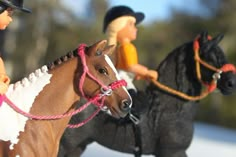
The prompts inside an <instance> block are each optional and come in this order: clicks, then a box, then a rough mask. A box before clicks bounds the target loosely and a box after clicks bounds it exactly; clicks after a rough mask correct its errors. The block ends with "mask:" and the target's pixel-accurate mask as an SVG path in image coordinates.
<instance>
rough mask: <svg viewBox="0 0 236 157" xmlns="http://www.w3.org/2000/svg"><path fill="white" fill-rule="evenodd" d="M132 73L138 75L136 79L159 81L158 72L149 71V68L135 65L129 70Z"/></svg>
mask: <svg viewBox="0 0 236 157" xmlns="http://www.w3.org/2000/svg"><path fill="white" fill-rule="evenodd" d="M128 70H129V71H130V72H132V73H134V74H136V79H145V80H147V79H154V80H157V72H156V71H155V70H149V69H148V68H147V67H145V66H143V65H141V64H133V65H131V66H130V67H129V69H128Z"/></svg>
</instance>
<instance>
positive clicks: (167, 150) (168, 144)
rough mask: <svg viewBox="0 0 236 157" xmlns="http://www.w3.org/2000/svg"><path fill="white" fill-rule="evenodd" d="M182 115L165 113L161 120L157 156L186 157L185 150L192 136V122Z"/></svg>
mask: <svg viewBox="0 0 236 157" xmlns="http://www.w3.org/2000/svg"><path fill="white" fill-rule="evenodd" d="M183 116H184V115H182V114H181V115H177V114H176V115H175V116H174V115H173V114H165V118H164V119H163V120H164V121H163V120H162V122H161V134H160V143H159V146H158V150H157V151H158V152H157V156H158V157H187V154H186V150H187V148H188V147H189V145H190V143H191V140H192V137H193V122H192V120H190V119H188V117H183ZM185 118H186V119H185Z"/></svg>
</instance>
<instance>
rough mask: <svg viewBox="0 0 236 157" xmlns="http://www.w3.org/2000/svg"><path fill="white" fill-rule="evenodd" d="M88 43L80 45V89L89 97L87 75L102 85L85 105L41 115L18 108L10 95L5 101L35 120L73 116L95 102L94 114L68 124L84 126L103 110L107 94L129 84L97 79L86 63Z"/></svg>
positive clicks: (20, 112)
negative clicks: (86, 92)
mask: <svg viewBox="0 0 236 157" xmlns="http://www.w3.org/2000/svg"><path fill="white" fill-rule="evenodd" d="M85 47H86V45H85V44H81V45H79V47H78V55H79V56H80V58H81V61H82V65H83V74H82V76H81V79H80V82H79V90H80V92H81V94H82V96H83V97H85V98H87V97H86V96H85V94H84V92H83V84H84V80H85V77H86V75H88V76H89V77H90V78H92V79H93V80H94V81H96V82H97V83H98V84H99V85H100V86H101V93H99V94H97V95H95V96H93V97H92V98H90V99H89V98H87V99H88V102H87V103H85V104H84V105H82V106H80V107H79V108H78V109H76V110H75V111H72V112H67V113H64V114H59V115H47V116H39V115H33V114H30V113H27V112H25V111H23V110H21V109H20V108H18V107H17V106H16V105H15V104H14V103H13V102H12V101H11V100H10V99H8V97H7V96H6V95H5V94H4V95H2V96H1V99H2V100H3V101H5V102H6V103H7V104H8V105H9V106H10V107H11V108H13V109H14V110H15V111H16V112H17V113H19V114H21V115H23V116H25V117H28V118H31V119H35V120H56V119H61V118H65V117H70V116H73V115H75V114H77V113H79V112H81V111H83V110H84V109H86V108H87V107H88V106H89V105H90V104H91V103H93V104H95V105H96V106H97V107H98V109H97V110H96V111H95V112H94V113H93V114H92V115H90V116H89V117H88V118H86V119H85V120H83V121H82V122H80V123H78V124H73V125H72V124H68V125H67V127H69V128H78V127H80V126H83V125H84V124H86V123H87V122H88V121H90V120H91V119H92V118H94V117H95V116H96V115H97V114H98V112H99V111H100V110H101V108H102V107H103V106H104V100H105V96H109V95H111V94H112V91H113V90H115V89H117V88H120V87H122V86H127V83H126V81H125V80H118V81H115V82H113V83H111V84H110V85H108V86H106V85H104V84H103V83H102V82H101V81H99V80H98V79H96V78H95V77H94V76H93V75H92V74H91V73H90V72H89V69H88V67H87V65H86V59H85V53H84V50H85Z"/></svg>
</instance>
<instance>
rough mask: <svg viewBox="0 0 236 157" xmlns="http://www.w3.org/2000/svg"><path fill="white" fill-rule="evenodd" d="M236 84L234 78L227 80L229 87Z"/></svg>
mask: <svg viewBox="0 0 236 157" xmlns="http://www.w3.org/2000/svg"><path fill="white" fill-rule="evenodd" d="M235 86H236V84H235V81H233V80H229V81H227V87H228V88H234V87H235Z"/></svg>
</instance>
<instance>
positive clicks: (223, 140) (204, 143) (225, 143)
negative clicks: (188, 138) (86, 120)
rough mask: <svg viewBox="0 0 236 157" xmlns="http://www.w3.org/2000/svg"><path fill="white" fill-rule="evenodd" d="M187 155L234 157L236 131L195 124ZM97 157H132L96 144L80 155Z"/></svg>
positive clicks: (190, 156)
mask: <svg viewBox="0 0 236 157" xmlns="http://www.w3.org/2000/svg"><path fill="white" fill-rule="evenodd" d="M187 154H188V156H189V157H236V130H229V129H225V128H221V127H217V126H212V125H206V124H202V123H196V124H195V133H194V139H193V142H192V144H191V146H190V147H189V149H188V150H187ZM98 156H102V157H134V156H133V155H132V154H125V153H119V152H117V151H113V150H109V149H107V148H105V147H103V146H101V145H98V144H97V143H93V144H90V145H89V146H88V148H87V149H86V151H85V152H84V154H83V155H82V157H98ZM142 157H153V156H152V155H143V156H142Z"/></svg>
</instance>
